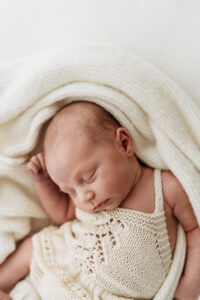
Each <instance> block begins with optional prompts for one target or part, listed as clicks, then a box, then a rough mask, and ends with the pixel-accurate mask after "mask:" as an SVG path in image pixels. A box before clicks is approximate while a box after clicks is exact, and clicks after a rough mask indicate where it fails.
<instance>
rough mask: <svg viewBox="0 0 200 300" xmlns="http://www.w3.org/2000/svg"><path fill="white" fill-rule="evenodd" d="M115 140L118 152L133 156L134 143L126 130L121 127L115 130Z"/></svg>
mask: <svg viewBox="0 0 200 300" xmlns="http://www.w3.org/2000/svg"><path fill="white" fill-rule="evenodd" d="M115 138H116V142H117V145H118V147H119V149H120V151H122V153H123V154H126V155H127V157H131V156H132V155H133V154H134V142H133V139H132V137H131V135H130V133H129V132H128V130H126V129H125V128H123V127H119V128H117V130H116V133H115Z"/></svg>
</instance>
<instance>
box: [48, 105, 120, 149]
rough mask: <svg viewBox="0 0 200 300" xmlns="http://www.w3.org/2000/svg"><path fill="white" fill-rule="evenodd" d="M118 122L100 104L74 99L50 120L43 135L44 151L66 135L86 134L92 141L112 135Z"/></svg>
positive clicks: (108, 137)
mask: <svg viewBox="0 0 200 300" xmlns="http://www.w3.org/2000/svg"><path fill="white" fill-rule="evenodd" d="M118 127H121V125H120V123H119V122H118V121H117V120H116V119H115V118H114V117H113V116H112V115H111V114H110V113H109V112H108V111H106V110H105V109H103V108H102V107H101V106H99V105H97V104H95V103H92V102H88V101H76V102H72V103H70V104H67V105H65V106H64V107H62V108H61V109H60V110H59V111H58V112H57V113H56V114H55V116H54V117H53V118H52V119H51V120H50V122H49V125H48V127H47V129H46V133H45V136H44V152H45V150H46V149H47V147H51V146H53V144H54V145H55V144H57V143H58V142H59V141H62V140H63V138H66V137H79V136H83V135H88V137H90V138H91V139H92V140H93V141H94V142H98V141H100V140H101V139H103V140H106V139H107V140H108V139H110V138H111V137H114V135H115V130H116V129H117V128H118Z"/></svg>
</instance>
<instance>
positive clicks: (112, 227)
mask: <svg viewBox="0 0 200 300" xmlns="http://www.w3.org/2000/svg"><path fill="white" fill-rule="evenodd" d="M154 185H155V195H156V197H155V198H156V199H155V210H154V212H153V213H152V214H149V213H144V212H139V211H135V210H130V209H124V208H117V209H114V210H111V211H101V212H98V213H86V212H83V211H81V210H79V209H77V211H76V214H77V220H74V221H72V222H68V223H66V224H64V225H63V226H62V227H61V228H60V229H58V230H57V231H56V232H57V233H56V234H58V233H59V234H60V236H62V239H63V240H64V242H63V245H64V246H63V247H64V248H65V250H63V251H65V252H66V253H68V254H69V256H70V255H71V256H70V257H71V262H69V263H64V262H61V263H59V262H58V260H59V255H61V254H59V253H60V252H59V249H58V244H59V243H58V237H57V240H56V238H55V234H54V233H53V232H54V231H55V229H47V230H46V231H45V230H44V231H43V235H42V233H40V234H39V235H37V236H40V238H38V237H37V241H36V242H35V244H36V246H37V247H38V245H40V251H39V253H40V256H41V258H40V260H41V261H42V262H43V264H44V267H45V268H46V267H47V265H48V267H47V269H48V270H51V272H54V273H56V274H57V277H59V278H60V280H61V281H62V282H63V285H65V287H66V289H69V291H70V293H72V291H73V293H74V294H76V296H77V295H78V296H79V297H80V299H114V298H112V297H117V298H116V299H118V297H120V298H121V297H122V298H123V297H124V298H130V299H138V298H140V299H141V298H145V299H151V298H153V296H154V295H155V294H156V292H157V291H158V290H159V288H160V286H161V284H162V283H163V281H164V280H165V278H166V275H167V273H168V271H169V268H170V264H171V259H172V253H171V248H170V243H169V237H168V233H167V227H166V218H165V212H164V204H163V194H162V184H161V172H160V170H155V171H154ZM63 236H64V237H63ZM65 245H67V246H65ZM36 246H35V248H36ZM56 248H57V250H56ZM56 252H57V253H58V254H57V258H56V255H55V253H56ZM67 270H69V272H68V271H67ZM73 280H74V282H73ZM94 294H95V295H98V296H95V297H96V298H95V297H94ZM89 295H90V296H89ZM105 295H106V296H105ZM104 296H105V297H104ZM90 297H91V298H90ZM69 299H75V298H69Z"/></svg>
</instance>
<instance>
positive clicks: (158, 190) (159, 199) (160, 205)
mask: <svg viewBox="0 0 200 300" xmlns="http://www.w3.org/2000/svg"><path fill="white" fill-rule="evenodd" d="M154 188H155V211H154V213H155V214H157V213H160V212H164V199H163V190H162V180H161V170H160V169H155V170H154Z"/></svg>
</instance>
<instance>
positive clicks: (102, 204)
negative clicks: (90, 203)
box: [94, 198, 110, 209]
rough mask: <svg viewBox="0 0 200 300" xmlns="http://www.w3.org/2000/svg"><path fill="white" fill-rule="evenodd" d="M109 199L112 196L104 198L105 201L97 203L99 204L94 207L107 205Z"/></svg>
mask: <svg viewBox="0 0 200 300" xmlns="http://www.w3.org/2000/svg"><path fill="white" fill-rule="evenodd" d="M109 200H110V198H108V199H106V200H104V201H103V202H100V203H99V204H97V205H96V206H95V207H94V209H97V208H102V207H104V206H106V205H107V203H108V201H109Z"/></svg>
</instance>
